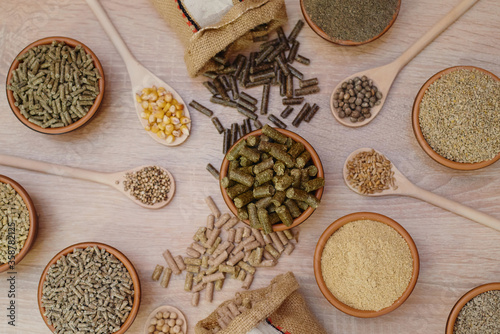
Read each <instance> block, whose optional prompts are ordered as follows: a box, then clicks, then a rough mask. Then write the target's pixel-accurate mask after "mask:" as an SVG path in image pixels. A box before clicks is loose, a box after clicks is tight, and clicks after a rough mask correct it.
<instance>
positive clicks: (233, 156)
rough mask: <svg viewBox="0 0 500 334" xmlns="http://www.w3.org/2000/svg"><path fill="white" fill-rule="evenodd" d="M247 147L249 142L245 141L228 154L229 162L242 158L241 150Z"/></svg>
mask: <svg viewBox="0 0 500 334" xmlns="http://www.w3.org/2000/svg"><path fill="white" fill-rule="evenodd" d="M246 145H247V141H246V140H245V139H243V140H242V141H240V142H239V143H237V144H236V145H234V147H233V148H232V149H231V150H230V151H229V152H228V153H227V154H226V158H227V160H229V161H232V160H236V159H238V158H239V157H240V150H241V149H242V148H243V147H245V146H246Z"/></svg>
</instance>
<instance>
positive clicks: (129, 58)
mask: <svg viewBox="0 0 500 334" xmlns="http://www.w3.org/2000/svg"><path fill="white" fill-rule="evenodd" d="M85 1H87V4H88V5H89V7H90V9H92V11H93V12H94V14H95V16H96V17H97V20H98V21H99V23H100V24H101V26H102V28H103V29H104V31H105V32H106V34H107V35H108V37H109V39H110V40H111V42H112V43H113V45H114V46H115V48H116V50H118V53H119V54H120V56H121V57H122V59H123V61H124V62H125V65H126V66H127V70H128V72H129V73H131V71H133V70H134V69H135V68H136V67H137V65H139V62H138V61H137V59H135V57H134V56H133V55H132V53H131V52H130V50H129V49H128V47H127V45H126V44H125V42H124V41H123V39H122V38H121V36H120V34H119V33H118V30H116V28H115V26H114V25H113V23H112V22H111V20H110V19H109V17H108V14H106V11H105V10H104V8H103V7H102V5H101V4H100V3H99V0H85ZM139 66H140V65H139Z"/></svg>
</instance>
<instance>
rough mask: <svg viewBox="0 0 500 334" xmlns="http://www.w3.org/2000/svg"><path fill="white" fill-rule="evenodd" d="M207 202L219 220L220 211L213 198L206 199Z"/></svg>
mask: <svg viewBox="0 0 500 334" xmlns="http://www.w3.org/2000/svg"><path fill="white" fill-rule="evenodd" d="M205 202H206V203H207V205H208V207H209V208H210V211H212V214H213V215H214V216H215V218H219V217H220V211H219V209H218V208H217V205H215V202H214V200H213V199H212V197H210V196H208V197H206V198H205Z"/></svg>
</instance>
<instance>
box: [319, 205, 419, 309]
mask: <svg viewBox="0 0 500 334" xmlns="http://www.w3.org/2000/svg"><path fill="white" fill-rule="evenodd" d="M362 219H368V220H374V221H378V222H381V223H384V224H387V225H389V226H390V227H392V228H394V229H395V230H396V231H397V232H398V233H399V234H400V235H401V236H402V237H403V239H405V240H406V243H407V244H408V246H409V247H410V252H411V256H412V258H413V274H412V277H411V280H410V283H409V284H408V287H407V288H406V290H405V291H404V293H403V294H402V295H401V297H399V298H398V299H397V300H396V301H395V302H394V303H393V304H392V305H391V306H389V307H386V308H384V309H381V310H380V311H364V310H358V309H355V308H353V307H350V306H348V305H346V304H344V303H342V302H341V301H339V300H338V299H337V298H335V296H334V295H333V294H332V293H331V292H330V290H329V289H328V287H327V286H326V283H325V281H324V280H323V274H322V271H321V256H322V254H323V249H324V247H325V244H326V242H327V241H328V239H329V238H330V236H331V235H332V234H333V233H335V232H336V231H337V230H338V229H339V228H341V227H342V226H344V225H345V224H347V223H350V222H353V221H356V220H362ZM419 270H420V260H419V256H418V250H417V246H416V245H415V242H413V239H412V238H411V236H410V234H409V233H408V232H407V231H406V230H405V229H404V228H403V227H402V226H401V225H399V224H398V223H397V222H395V221H394V220H392V219H391V218H389V217H386V216H384V215H381V214H378V213H373V212H356V213H351V214H349V215H347V216H344V217H342V218H339V219H337V220H336V221H334V222H333V223H332V224H331V225H330V226H328V228H327V229H326V230H325V231H324V232H323V234H322V235H321V237H320V238H319V240H318V244H317V245H316V250H315V251H314V276H315V278H316V283H317V284H318V286H319V289H320V290H321V293H322V294H323V296H325V298H326V299H327V300H328V301H329V302H330V304H332V305H333V306H335V307H336V308H337V309H339V310H340V311H342V312H344V313H346V314H349V315H352V316H355V317H359V318H374V317H378V316H381V315H384V314H387V313H389V312H392V311H394V310H395V309H397V308H398V307H399V306H401V305H402V304H403V303H404V302H405V301H406V299H407V298H408V297H409V296H410V294H411V293H412V291H413V288H415V284H416V283H417V279H418V273H419Z"/></svg>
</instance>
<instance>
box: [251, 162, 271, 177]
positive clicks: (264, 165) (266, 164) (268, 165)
mask: <svg viewBox="0 0 500 334" xmlns="http://www.w3.org/2000/svg"><path fill="white" fill-rule="evenodd" d="M273 166H274V160H273V158H268V159H266V160H264V161H262V162H261V163H258V164H256V165H255V166H254V167H253V172H254V174H255V175H257V174H259V173H261V172H263V171H265V170H267V169H270V168H273Z"/></svg>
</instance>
